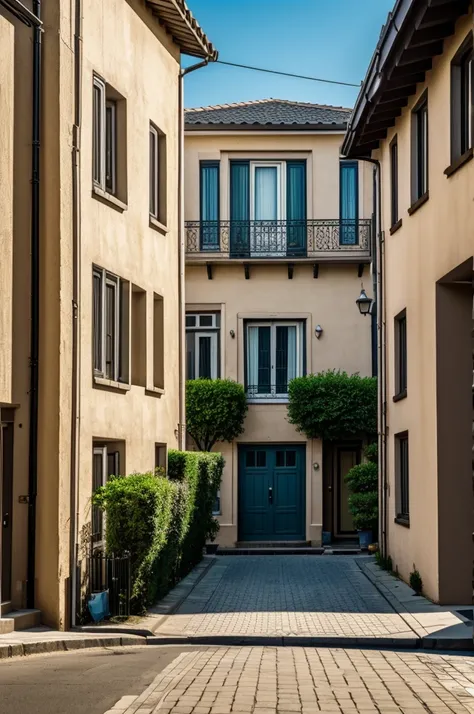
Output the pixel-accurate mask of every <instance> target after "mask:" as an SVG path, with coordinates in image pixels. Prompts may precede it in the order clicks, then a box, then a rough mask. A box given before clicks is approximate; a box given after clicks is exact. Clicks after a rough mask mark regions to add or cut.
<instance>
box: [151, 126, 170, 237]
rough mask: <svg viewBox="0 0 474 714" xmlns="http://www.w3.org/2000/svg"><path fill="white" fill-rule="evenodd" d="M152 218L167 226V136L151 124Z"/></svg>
mask: <svg viewBox="0 0 474 714" xmlns="http://www.w3.org/2000/svg"><path fill="white" fill-rule="evenodd" d="M149 158H150V186H149V193H150V216H151V218H154V219H155V220H156V221H159V222H160V223H162V224H163V225H164V226H166V219H167V216H166V181H167V177H166V136H165V134H163V132H162V131H160V130H159V129H158V127H156V126H155V125H154V124H152V123H151V122H150V157H149Z"/></svg>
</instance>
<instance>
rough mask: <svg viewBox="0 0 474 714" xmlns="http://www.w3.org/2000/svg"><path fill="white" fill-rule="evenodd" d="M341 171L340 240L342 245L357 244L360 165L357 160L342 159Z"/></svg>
mask: <svg viewBox="0 0 474 714" xmlns="http://www.w3.org/2000/svg"><path fill="white" fill-rule="evenodd" d="M339 173H340V180H339V203H340V206H339V220H340V228H339V242H340V244H341V245H357V243H358V242H359V165H358V163H357V161H341V162H340V169H339Z"/></svg>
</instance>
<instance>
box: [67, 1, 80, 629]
mask: <svg viewBox="0 0 474 714" xmlns="http://www.w3.org/2000/svg"><path fill="white" fill-rule="evenodd" d="M81 118H82V0H75V18H74V124H73V133H72V214H73V215H72V243H73V260H72V266H73V267H72V385H71V386H72V389H71V464H70V468H71V489H70V530H69V543H70V551H69V572H70V582H71V590H70V597H71V602H70V613H71V618H70V620H71V623H70V624H71V627H75V625H76V617H77V611H76V610H77V595H78V578H77V575H78V564H79V552H78V551H79V534H78V525H79V456H78V454H79V449H78V442H79V432H80V417H81V402H80V399H79V396H78V395H79V388H80V363H81V341H80V339H79V330H80V320H79V314H80V310H79V306H80V285H81V197H80V178H81Z"/></svg>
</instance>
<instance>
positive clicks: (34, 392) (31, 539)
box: [26, 0, 41, 608]
mask: <svg viewBox="0 0 474 714" xmlns="http://www.w3.org/2000/svg"><path fill="white" fill-rule="evenodd" d="M33 14H34V15H35V16H36V17H37V18H38V20H41V0H33ZM40 133H41V29H40V26H39V25H38V24H35V26H34V29H33V98H32V137H31V144H32V147H31V247H30V250H31V303H30V305H31V307H30V309H31V317H30V319H31V325H30V413H29V445H28V463H29V467H28V565H27V587H26V600H27V607H28V608H34V606H35V577H36V552H35V551H36V495H37V490H38V360H39V297H40V295H39V292H40V291H39V279H40V272H39V247H40V246H39V241H40V138H41V137H40Z"/></svg>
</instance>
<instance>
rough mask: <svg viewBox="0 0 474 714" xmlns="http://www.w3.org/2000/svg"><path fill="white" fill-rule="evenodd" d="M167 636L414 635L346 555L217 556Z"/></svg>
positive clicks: (171, 620)
mask: <svg viewBox="0 0 474 714" xmlns="http://www.w3.org/2000/svg"><path fill="white" fill-rule="evenodd" d="M157 634H158V635H160V636H183V637H185V636H188V637H189V636H204V637H212V636H223V635H230V636H238V635H242V636H249V635H252V636H283V637H284V636H303V637H304V636H308V637H357V638H364V637H372V638H373V637H390V638H407V637H413V636H414V632H413V631H412V630H411V629H410V627H409V626H408V625H407V624H406V622H405V621H404V620H403V618H402V617H400V615H399V614H398V613H396V612H395V610H394V609H393V608H392V606H391V605H390V604H389V602H388V601H387V600H386V599H385V598H384V597H383V596H382V595H381V594H380V593H379V591H378V590H377V589H376V587H375V586H374V585H373V584H372V582H370V580H369V579H368V578H367V577H366V576H365V575H364V573H363V572H362V571H361V569H360V568H359V567H358V566H357V564H356V561H355V558H353V557H346V556H294V555H293V556H284V555H283V556H277V555H275V556H242V557H239V556H232V557H225V556H222V557H218V558H217V560H216V564H215V565H214V567H213V568H211V569H210V570H209V571H208V573H207V574H206V575H205V577H204V578H203V579H202V580H201V582H200V583H199V584H198V585H197V586H196V588H195V589H194V591H193V592H192V593H191V595H189V596H188V597H187V598H186V600H185V601H184V602H183V604H182V605H181V606H180V607H179V608H178V610H177V611H176V612H175V614H174V615H172V616H170V617H168V618H167V619H166V621H165V622H164V623H163V624H162V625H161V626H160V627H159V629H158V630H157Z"/></svg>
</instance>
